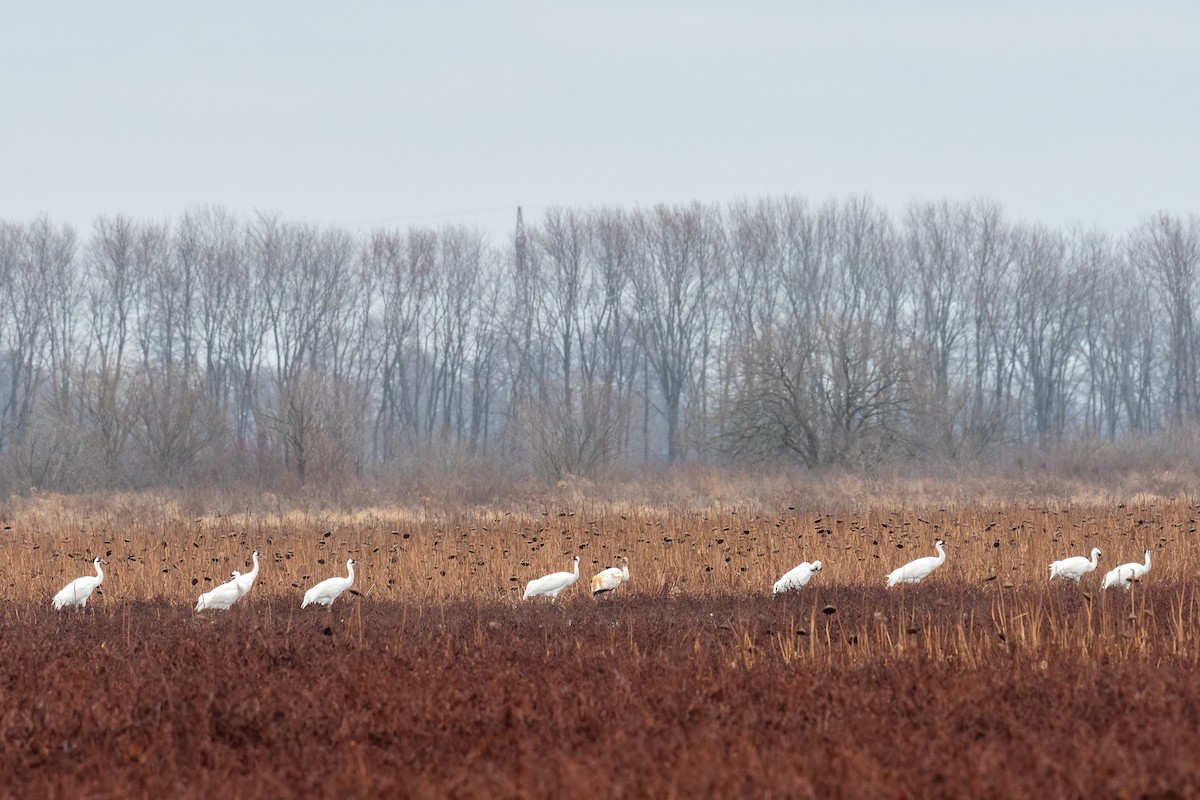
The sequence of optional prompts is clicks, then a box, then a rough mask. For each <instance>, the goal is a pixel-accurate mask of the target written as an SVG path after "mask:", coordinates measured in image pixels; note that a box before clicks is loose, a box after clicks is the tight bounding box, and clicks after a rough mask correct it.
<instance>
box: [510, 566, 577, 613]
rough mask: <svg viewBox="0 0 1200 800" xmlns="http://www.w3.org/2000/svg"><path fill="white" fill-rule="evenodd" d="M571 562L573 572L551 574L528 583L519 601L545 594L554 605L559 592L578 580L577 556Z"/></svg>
mask: <svg viewBox="0 0 1200 800" xmlns="http://www.w3.org/2000/svg"><path fill="white" fill-rule="evenodd" d="M571 560H572V561H573V562H574V563H575V571H574V572H552V573H550V574H549V575H543V576H542V577H540V578H537V579H535V580H532V581H530V582H529V583H528V584H526V586H525V595H524V597H522V598H521V599H522V600H528V599H529V598H531V597H535V596H537V595H540V594H545V595H549V596H550V602H551V603H552V604H553V603H555V602H556V601H557V600H558V593H559V592H561V591H562V590H563V589H566V588H567V587H568V586H570V585H571V584H573V583H575V581H577V580H579V556H575V557H574V558H573V559H571Z"/></svg>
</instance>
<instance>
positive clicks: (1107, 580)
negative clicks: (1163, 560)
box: [1101, 550, 1150, 590]
mask: <svg viewBox="0 0 1200 800" xmlns="http://www.w3.org/2000/svg"><path fill="white" fill-rule="evenodd" d="M1149 571H1150V551H1149V550H1147V551H1146V563H1145V564H1139V563H1137V562H1136V561H1130V562H1129V563H1128V564H1122V565H1121V566H1119V567H1113V568H1112V569H1110V570H1109V571H1108V573H1107V574H1106V575H1105V576H1104V583H1103V584H1101V588H1103V589H1107V588H1109V587H1111V586H1120V587H1122V588H1124V589H1126V590H1128V589H1129V587H1131V586H1132V585H1133V582H1134V581H1140V580H1141V579H1142V578H1143V577H1144V576H1145V575H1146V573H1147V572H1149Z"/></svg>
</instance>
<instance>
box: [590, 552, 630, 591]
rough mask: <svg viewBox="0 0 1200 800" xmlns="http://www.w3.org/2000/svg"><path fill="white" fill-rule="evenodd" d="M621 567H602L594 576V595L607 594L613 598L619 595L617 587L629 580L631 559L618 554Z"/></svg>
mask: <svg viewBox="0 0 1200 800" xmlns="http://www.w3.org/2000/svg"><path fill="white" fill-rule="evenodd" d="M617 563H618V564H620V566H619V567H609V568H608V569H602V570H600V571H599V572H597V573H596V574H595V575H593V576H592V597H600V596H602V595H607V596H608V599H609V600H611V599H613V598H614V597H616V596H617V589H618V588H619V587H620V586H621V584H622V583H625V582H626V581H628V580H629V561H628V560H627V559H626V558H625V556H617Z"/></svg>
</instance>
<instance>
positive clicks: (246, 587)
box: [235, 550, 258, 597]
mask: <svg viewBox="0 0 1200 800" xmlns="http://www.w3.org/2000/svg"><path fill="white" fill-rule="evenodd" d="M250 559H251V560H252V561H253V562H254V569H252V570H250V571H249V572H247V573H246V574H245V575H238V576H237V578H236V579H235V580H237V585H238V588H239V589H240V590H241V592H242V594H243V595H244V594H246V593H247V592H249V591H250V590H251V589H253V588H254V580H255V579H256V578H257V577H258V551H257V550H255V551H254V552H253V553H251V554H250ZM238 597H241V595H238Z"/></svg>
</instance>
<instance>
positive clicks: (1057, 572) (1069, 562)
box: [1050, 547, 1100, 583]
mask: <svg viewBox="0 0 1200 800" xmlns="http://www.w3.org/2000/svg"><path fill="white" fill-rule="evenodd" d="M1098 558H1100V548H1099V547H1093V548H1092V557H1091V560H1089V559H1088V558H1087V557H1086V556H1072V557H1071V558H1064V559H1062V560H1061V561H1055V562H1053V563H1052V564H1051V565H1050V577H1051V578H1054V577H1061V578H1070V579H1071V580H1073V581H1075V582H1076V583H1079V579H1080V578H1082V577H1083V576H1084V575H1086V574H1087V573H1089V572H1091V571H1092V570H1094V569H1095V568H1096V560H1097V559H1098Z"/></svg>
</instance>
